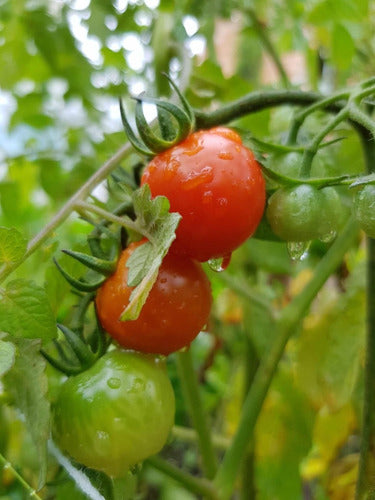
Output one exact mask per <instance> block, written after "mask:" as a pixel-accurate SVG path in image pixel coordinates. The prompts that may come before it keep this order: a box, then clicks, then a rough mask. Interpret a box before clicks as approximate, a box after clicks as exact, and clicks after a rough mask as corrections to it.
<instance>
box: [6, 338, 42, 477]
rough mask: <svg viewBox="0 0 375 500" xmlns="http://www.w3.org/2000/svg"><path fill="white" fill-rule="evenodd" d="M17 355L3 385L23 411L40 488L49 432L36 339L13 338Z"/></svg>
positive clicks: (40, 359) (37, 341) (40, 358)
mask: <svg viewBox="0 0 375 500" xmlns="http://www.w3.org/2000/svg"><path fill="white" fill-rule="evenodd" d="M14 343H15V345H16V347H17V355H16V358H15V363H14V366H13V367H12V369H11V370H10V371H9V372H8V373H7V374H6V375H5V377H4V384H5V387H6V389H7V390H8V391H9V393H10V394H11V395H12V396H13V397H14V399H15V401H16V404H17V407H18V408H19V409H20V410H21V412H22V413H23V414H24V416H25V418H26V422H27V429H28V431H29V432H30V435H31V437H32V439H33V442H34V444H35V446H36V448H37V450H38V457H39V462H40V469H39V470H40V472H39V487H42V486H43V485H44V482H45V479H46V473H47V440H48V438H49V432H50V427H49V426H50V405H49V401H48V399H47V387H48V382H47V377H46V374H45V368H46V362H45V360H44V358H43V357H42V356H41V354H40V353H39V351H40V347H41V342H40V340H38V339H15V341H14Z"/></svg>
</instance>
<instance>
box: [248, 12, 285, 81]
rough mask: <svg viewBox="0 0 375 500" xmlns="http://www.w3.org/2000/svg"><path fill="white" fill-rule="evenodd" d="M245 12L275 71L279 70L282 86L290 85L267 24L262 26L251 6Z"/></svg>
mask: <svg viewBox="0 0 375 500" xmlns="http://www.w3.org/2000/svg"><path fill="white" fill-rule="evenodd" d="M246 13H247V14H248V15H249V17H250V19H251V21H252V25H253V28H254V31H255V32H256V34H257V35H258V37H259V39H260V41H261V43H262V45H263V47H264V49H265V50H266V51H267V52H268V55H269V56H270V58H271V59H272V61H273V63H274V64H275V66H276V68H277V71H278V72H279V75H280V78H281V80H282V82H283V85H284V87H291V83H290V81H289V78H288V75H287V72H286V70H285V68H284V66H283V63H282V61H281V59H280V57H279V54H278V52H277V50H276V48H275V46H274V44H273V43H272V41H271V39H270V37H269V36H268V32H267V26H264V25H263V23H262V21H261V20H260V19H258V17H257V15H256V12H255V10H254V9H252V8H247V9H246Z"/></svg>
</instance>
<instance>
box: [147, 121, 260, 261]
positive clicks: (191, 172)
mask: <svg viewBox="0 0 375 500" xmlns="http://www.w3.org/2000/svg"><path fill="white" fill-rule="evenodd" d="M146 183H147V184H149V186H150V190H151V194H152V196H157V195H164V196H166V197H167V198H168V199H169V202H170V205H171V211H172V212H179V213H180V214H181V215H182V220H181V222H180V224H179V226H178V228H177V232H176V236H177V237H176V240H175V242H174V243H173V245H172V247H171V250H172V252H174V253H176V254H179V255H187V256H189V257H191V258H193V259H196V260H199V261H201V262H203V261H206V260H208V259H211V258H218V257H224V256H226V255H228V254H230V253H231V252H232V251H233V250H235V249H236V248H237V247H238V246H239V245H241V243H243V242H244V241H245V240H246V239H247V238H248V237H249V236H251V235H252V234H253V233H254V231H255V230H256V228H257V226H258V224H259V222H260V220H261V218H262V214H263V210H264V205H265V181H264V178H263V175H262V172H261V169H260V166H259V164H258V163H257V161H256V160H255V158H254V155H253V153H252V152H251V151H250V150H249V149H247V148H246V147H245V146H244V145H243V144H242V141H241V138H240V136H239V135H238V134H237V133H235V132H234V131H232V130H230V129H227V128H224V127H216V128H213V129H211V130H200V131H198V132H195V133H193V134H191V135H190V136H188V137H187V138H186V139H185V140H184V141H182V142H181V143H180V144H177V145H176V146H174V147H172V148H170V149H168V150H167V151H164V152H163V153H160V154H158V155H157V156H155V158H154V159H153V160H152V161H151V162H150V163H149V164H148V166H147V167H146V169H145V171H144V173H143V176H142V180H141V184H142V185H143V184H146Z"/></svg>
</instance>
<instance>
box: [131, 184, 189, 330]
mask: <svg viewBox="0 0 375 500" xmlns="http://www.w3.org/2000/svg"><path fill="white" fill-rule="evenodd" d="M133 203H134V211H135V214H136V223H137V224H138V226H139V228H140V232H141V233H142V234H147V235H148V240H149V243H148V244H146V245H142V246H140V247H138V248H137V249H136V250H135V251H134V253H133V254H132V255H131V257H130V258H129V261H128V263H127V266H128V267H129V275H128V283H129V285H130V286H135V289H134V290H133V291H132V294H131V296H130V302H129V304H128V306H127V308H126V309H125V311H124V312H123V314H122V316H121V320H122V321H126V320H133V319H136V318H137V317H138V316H139V314H140V312H141V309H142V307H143V304H144V303H145V302H146V299H147V296H148V294H149V292H150V290H151V288H152V286H153V284H154V283H155V281H156V278H157V275H158V270H159V267H160V264H161V263H162V260H163V258H164V257H165V255H166V254H167V252H168V249H169V247H170V246H171V243H172V241H173V240H174V239H175V237H176V236H175V231H176V228H177V225H178V223H179V221H180V219H181V216H180V215H179V214H177V213H169V201H168V199H167V198H165V197H164V196H157V197H156V198H154V199H151V193H150V188H149V186H148V185H147V184H145V185H144V186H142V187H141V188H140V189H138V190H137V191H135V192H134V195H133Z"/></svg>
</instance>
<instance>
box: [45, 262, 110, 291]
mask: <svg viewBox="0 0 375 500" xmlns="http://www.w3.org/2000/svg"><path fill="white" fill-rule="evenodd" d="M53 261H54V263H55V265H56V267H57V269H58V270H59V271H60V273H61V274H62V275H63V276H64V278H65V279H66V281H67V282H68V283H69V284H70V285H72V287H74V288H76V289H77V290H79V291H80V292H94V291H95V290H97V289H98V288H99V287H101V286H102V285H103V283H104V282H105V280H106V277H103V278H101V279H100V280H98V281H95V282H91V283H90V282H88V281H82V280H79V279H77V278H74V277H73V276H71V275H70V274H69V273H67V272H66V271H65V270H64V269H63V268H62V267H61V266H60V264H59V263H58V262H57V260H56V259H53Z"/></svg>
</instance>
